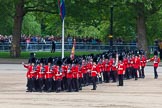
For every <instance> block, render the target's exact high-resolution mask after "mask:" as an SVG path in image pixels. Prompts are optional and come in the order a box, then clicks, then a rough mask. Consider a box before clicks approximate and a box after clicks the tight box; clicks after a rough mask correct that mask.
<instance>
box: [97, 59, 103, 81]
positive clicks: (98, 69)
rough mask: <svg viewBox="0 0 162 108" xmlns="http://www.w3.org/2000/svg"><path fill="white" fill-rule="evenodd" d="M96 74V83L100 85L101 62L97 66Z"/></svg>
mask: <svg viewBox="0 0 162 108" xmlns="http://www.w3.org/2000/svg"><path fill="white" fill-rule="evenodd" d="M97 73H98V80H97V81H98V83H102V71H101V61H99V62H98V64H97Z"/></svg>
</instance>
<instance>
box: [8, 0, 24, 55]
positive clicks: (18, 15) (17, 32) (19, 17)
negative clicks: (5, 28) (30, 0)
mask: <svg viewBox="0 0 162 108" xmlns="http://www.w3.org/2000/svg"><path fill="white" fill-rule="evenodd" d="M15 7H16V12H15V16H14V27H13V38H12V44H11V50H10V56H11V57H20V54H21V49H20V41H21V28H22V21H23V17H24V15H25V12H24V0H19V1H18V2H17V4H16V6H15Z"/></svg>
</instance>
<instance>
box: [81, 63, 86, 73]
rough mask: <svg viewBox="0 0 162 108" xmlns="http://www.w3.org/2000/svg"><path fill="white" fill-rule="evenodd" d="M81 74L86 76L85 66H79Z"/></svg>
mask: <svg viewBox="0 0 162 108" xmlns="http://www.w3.org/2000/svg"><path fill="white" fill-rule="evenodd" d="M81 72H82V73H83V74H86V73H87V66H86V65H82V66H81Z"/></svg>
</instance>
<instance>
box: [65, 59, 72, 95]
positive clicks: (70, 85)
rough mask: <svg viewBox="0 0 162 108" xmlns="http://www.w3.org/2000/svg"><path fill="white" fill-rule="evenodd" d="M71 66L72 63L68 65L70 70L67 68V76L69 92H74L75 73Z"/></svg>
mask: <svg viewBox="0 0 162 108" xmlns="http://www.w3.org/2000/svg"><path fill="white" fill-rule="evenodd" d="M71 67H72V66H71V64H70V62H69V63H68V68H67V74H66V78H67V92H72V78H73V73H72V70H71Z"/></svg>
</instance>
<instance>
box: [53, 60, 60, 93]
mask: <svg viewBox="0 0 162 108" xmlns="http://www.w3.org/2000/svg"><path fill="white" fill-rule="evenodd" d="M58 62H61V61H58ZM60 65H61V64H60V63H57V65H54V67H53V73H54V79H55V84H56V92H57V93H58V92H60V91H61V81H62V72H61V71H62V70H61V66H60Z"/></svg>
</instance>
